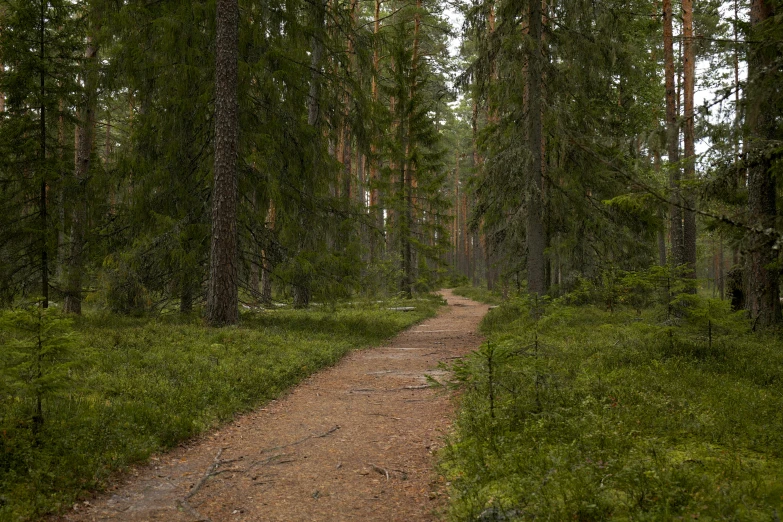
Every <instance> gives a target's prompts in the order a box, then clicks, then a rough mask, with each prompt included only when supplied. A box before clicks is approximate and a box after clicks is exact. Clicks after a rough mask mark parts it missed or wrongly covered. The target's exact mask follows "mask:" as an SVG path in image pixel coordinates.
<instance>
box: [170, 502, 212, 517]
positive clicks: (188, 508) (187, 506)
mask: <svg viewBox="0 0 783 522" xmlns="http://www.w3.org/2000/svg"><path fill="white" fill-rule="evenodd" d="M177 506H178V507H180V508H182V509H183V510H185V511H187V512H188V513H189V514H190V516H192V517H193V518H195V519H196V521H197V522H212V521H211V520H210V519H209V517H205V516H202V515H201V513H199V512H198V511H196V510H195V509H194V508H193V506H191V505H190V504H188V501H187V500H177Z"/></svg>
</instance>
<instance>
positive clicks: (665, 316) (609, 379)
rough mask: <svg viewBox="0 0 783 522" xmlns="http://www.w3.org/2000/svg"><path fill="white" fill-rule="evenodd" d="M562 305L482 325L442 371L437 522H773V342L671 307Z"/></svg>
mask: <svg viewBox="0 0 783 522" xmlns="http://www.w3.org/2000/svg"><path fill="white" fill-rule="evenodd" d="M567 301H568V300H567V299H563V300H560V301H558V302H554V303H553V302H543V301H542V302H541V303H537V304H536V306H537V310H538V314H533V313H531V303H530V302H528V301H526V300H524V299H522V298H516V299H512V300H510V301H509V302H508V303H506V304H504V305H502V306H501V307H500V308H498V309H496V310H492V311H490V312H489V314H488V315H487V317H486V318H485V320H484V322H483V324H482V328H483V330H484V331H485V333H486V334H487V335H488V341H487V342H486V343H485V344H484V345H482V347H481V349H480V350H478V351H477V352H475V353H474V354H472V355H471V356H470V357H468V358H466V359H465V360H463V361H461V362H459V363H457V364H456V365H454V367H453V368H452V369H453V370H454V375H455V377H454V384H455V385H457V386H459V387H460V388H461V389H463V390H464V393H463V394H461V398H460V411H459V415H458V418H457V421H456V425H455V432H454V434H453V435H452V437H451V439H450V441H449V443H448V444H447V446H446V448H445V449H444V450H443V451H442V453H441V467H442V471H443V473H444V474H445V475H446V477H447V479H448V481H449V482H450V484H451V486H450V487H451V491H450V495H451V506H450V517H451V519H453V520H482V521H490V520H533V519H535V520H557V521H559V520H583V521H588V520H693V519H702V520H748V521H750V520H753V521H755V520H769V521H773V520H780V517H781V516H783V429H781V428H783V380H782V379H781V377H783V344H782V343H781V342H780V341H779V340H778V339H777V338H776V337H775V336H774V334H772V333H767V334H764V333H751V332H750V331H749V330H750V325H748V324H747V322H746V321H745V320H744V318H743V316H742V314H733V313H731V312H730V311H729V309H728V304H727V303H725V302H720V301H717V300H701V299H698V298H696V297H695V296H688V295H685V294H683V295H681V296H678V297H677V298H676V299H674V300H673V303H674V304H673V306H680V312H679V313H678V314H674V315H673V314H672V310H671V308H672V306H668V307H667V306H652V307H648V308H644V309H642V308H640V307H634V308H636V309H633V308H627V307H623V306H619V305H617V306H614V307H612V308H610V309H607V307H606V306H601V307H600V308H599V307H596V306H594V305H582V306H575V305H569V304H566V303H567ZM610 310H612V311H610ZM536 315H537V316H539V319H537V320H536V319H534V316H536Z"/></svg>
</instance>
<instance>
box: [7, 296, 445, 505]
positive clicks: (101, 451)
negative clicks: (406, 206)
mask: <svg viewBox="0 0 783 522" xmlns="http://www.w3.org/2000/svg"><path fill="white" fill-rule="evenodd" d="M439 304H440V300H438V299H435V298H428V299H420V300H417V301H416V305H415V308H416V310H415V311H413V312H407V313H403V312H389V311H388V310H387V308H389V307H393V306H395V305H398V302H396V301H385V302H382V303H377V302H375V301H369V300H368V301H362V302H355V303H352V304H341V305H335V306H334V308H333V309H332V308H325V307H321V308H319V309H318V310H313V311H307V312H306V311H296V310H282V309H278V310H270V311H260V312H253V313H247V314H245V315H243V317H242V322H241V324H240V325H239V326H237V327H232V328H225V329H222V330H214V329H208V328H206V327H204V326H203V325H202V323H201V320H200V319H198V318H195V317H193V316H181V315H178V314H176V315H175V314H172V315H167V316H161V317H158V318H133V317H123V316H116V315H111V314H108V313H106V314H104V315H90V316H87V317H82V318H77V319H76V320H75V322H74V323H73V327H72V328H73V331H74V333H76V334H78V337H73V338H71V337H70V336H68V335H66V334H67V332H68V330H70V329H71V323H70V322H68V321H64V320H62V319H60V318H59V317H58V316H57V314H55V313H53V312H47V311H40V309H31V311H25V312H9V313H6V314H4V315H3V327H1V328H0V342H2V345H3V350H4V351H3V356H2V357H3V362H4V370H3V381H0V386H2V388H1V389H0V392H2V395H1V396H0V397H1V399H0V422H2V426H0V429H1V430H2V432H0V433H1V434H0V520H25V519H28V518H37V517H40V516H41V515H43V514H45V513H47V512H51V511H60V510H63V509H66V508H67V507H68V506H70V505H72V504H73V502H74V501H75V500H76V499H78V498H79V497H82V496H83V495H85V494H86V493H87V492H89V491H91V490H95V489H101V488H102V487H104V486H105V485H106V483H107V482H106V481H107V479H108V478H109V476H110V475H111V474H112V473H113V472H115V471H117V470H123V469H126V468H127V466H129V465H130V464H133V463H135V462H139V461H143V460H144V459H146V458H147V457H148V456H149V455H150V454H151V453H153V452H156V451H161V450H163V449H166V448H170V447H172V446H174V445H175V444H178V443H179V442H181V441H182V440H184V439H187V438H190V437H193V436H195V435H198V434H199V433H203V432H204V431H205V430H208V429H210V428H214V427H216V426H217V425H219V424H220V423H223V422H226V421H228V420H230V419H232V418H233V416H234V415H236V414H237V413H241V412H243V411H247V410H249V409H251V408H254V407H257V406H258V405H259V404H262V403H264V402H266V401H268V400H270V399H273V398H275V397H277V396H279V395H280V394H281V393H282V392H283V391H284V390H285V389H287V388H288V387H290V386H292V385H293V384H295V383H297V382H299V381H300V380H301V379H303V378H305V377H306V376H308V375H310V374H311V373H313V372H314V371H316V370H318V369H319V368H322V367H324V366H326V365H331V364H334V363H335V362H336V361H338V360H339V359H340V357H342V356H343V355H344V354H345V353H347V352H348V351H350V350H353V349H357V348H360V347H364V346H368V345H375V344H378V343H380V342H382V341H383V340H385V339H387V338H388V337H390V336H392V335H393V334H395V333H396V332H398V331H399V330H401V329H403V328H405V327H407V326H409V325H411V324H413V323H415V322H417V321H420V320H421V319H423V318H425V317H428V316H431V315H433V314H434V312H435V310H436V309H437V307H438V306H439ZM36 310H39V311H40V315H38V313H39V312H37V311H36ZM39 317H40V320H39V319H38V318H39ZM36 325H41V326H40V327H39V326H36ZM7 326H13V328H14V329H13V330H11V329H10V328H7ZM30 328H38V329H37V330H35V331H30ZM28 332H31V333H28ZM36 332H41V333H40V335H42V336H43V337H42V339H43V344H42V346H43V351H41V350H39V349H37V348H35V347H34V344H35V343H34V342H32V341H31V339H33V340H34V338H33V337H32V336H33V335H39V334H38V333H36ZM71 340H72V341H71ZM66 341H69V342H66ZM17 343H21V344H17ZM11 345H12V346H15V348H14V349H13V350H12V351H11V352H9V351H8V348H7V347H8V346H11ZM69 345H70V347H72V348H73V350H72V351H70V352H68V351H67V350H66V348H69ZM11 353H14V354H15V353H19V354H23V356H22V355H20V356H18V357H17V356H16V355H13V356H11V355H10V354H11ZM67 353H70V354H71V358H70V359H67V358H66V354H67ZM39 355H41V356H42V357H43V360H45V361H46V363H45V364H46V366H45V367H44V371H43V376H44V377H43V378H42V379H39V378H37V377H35V372H34V371H33V373H32V374H31V370H30V368H31V366H30V364H31V363H30V361H31V360H32V361H33V363H34V362H35V361H34V359H35V358H36V357H38V356H39ZM17 361H18V362H17ZM23 361H24V362H23ZM69 361H70V362H69ZM71 362H72V363H74V365H73V366H71V365H70V364H71ZM32 368H33V370H34V367H32ZM9 376H14V377H13V379H10V378H9ZM66 384H67V388H63V386H64V385H66ZM65 391H67V392H68V393H63V392H65ZM36 393H39V394H42V395H43V397H44V399H45V400H44V403H43V404H44V409H43V411H44V414H45V419H46V422H45V423H44V424H43V425H42V426H41V427H40V430H39V434H38V442H37V443H36V442H35V441H34V440H33V439H32V438H31V437H30V435H29V432H30V429H29V419H30V412H31V411H33V410H34V403H32V405H31V398H32V397H34V395H35V394H36ZM31 408H32V410H31Z"/></svg>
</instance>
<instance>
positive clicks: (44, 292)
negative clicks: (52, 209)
mask: <svg viewBox="0 0 783 522" xmlns="http://www.w3.org/2000/svg"><path fill="white" fill-rule="evenodd" d="M40 2H41V13H40V14H41V16H40V20H39V22H40V32H39V37H40V42H39V43H40V56H39V58H40V59H41V63H40V67H41V70H40V78H39V80H40V96H41V100H40V102H41V107H40V117H41V121H40V140H41V141H40V154H41V157H40V163H39V168H40V176H41V191H40V197H39V202H38V217H39V219H40V226H41V231H40V240H41V306H42V307H43V308H49V219H48V217H47V208H46V192H47V188H48V185H47V176H46V174H47V172H46V171H47V164H46V67H45V65H44V64H45V63H46V46H45V45H46V40H45V35H46V16H45V15H46V13H45V9H46V6H47V2H45V1H44V0H40Z"/></svg>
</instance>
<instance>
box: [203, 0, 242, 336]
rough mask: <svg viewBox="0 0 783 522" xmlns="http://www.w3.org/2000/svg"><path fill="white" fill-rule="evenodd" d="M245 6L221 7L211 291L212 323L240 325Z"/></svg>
mask: <svg viewBox="0 0 783 522" xmlns="http://www.w3.org/2000/svg"><path fill="white" fill-rule="evenodd" d="M238 47H239V4H238V1H237V0H219V1H218V2H217V33H216V37H215V62H216V67H215V173H214V176H215V180H214V188H213V191H212V235H211V249H210V255H209V283H208V288H207V311H206V315H207V322H208V323H209V324H210V325H212V326H223V325H228V324H234V323H236V322H237V321H238V319H239V308H238V306H239V304H238V281H237V271H238V264H239V259H238V255H237V148H238V132H239V129H238V101H237V75H238V72H237V68H238V52H239V49H238Z"/></svg>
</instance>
